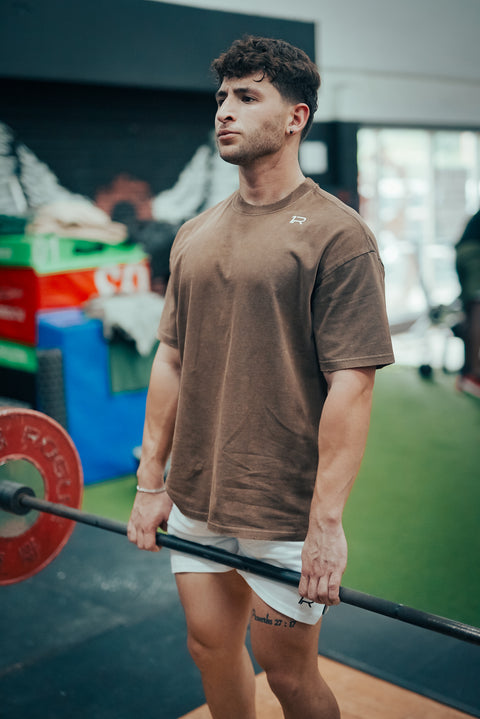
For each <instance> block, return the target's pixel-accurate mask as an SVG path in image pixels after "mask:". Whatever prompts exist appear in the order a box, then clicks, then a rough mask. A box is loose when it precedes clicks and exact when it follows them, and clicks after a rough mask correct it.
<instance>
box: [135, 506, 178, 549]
mask: <svg viewBox="0 0 480 719" xmlns="http://www.w3.org/2000/svg"><path fill="white" fill-rule="evenodd" d="M172 506H173V502H172V500H171V499H170V497H169V496H168V494H167V493H166V492H162V493H161V494H146V493H142V492H137V496H136V497H135V502H134V504H133V508H132V513H131V515H130V519H129V521H128V527H127V536H128V539H129V540H130V541H131V542H132V543H133V544H136V545H137V547H138V548H139V549H146V550H147V551H149V552H158V551H159V550H160V547H159V546H158V545H157V543H156V535H157V529H158V528H159V527H160V528H161V529H163V530H164V531H166V530H167V521H168V517H169V515H170V512H171V509H172Z"/></svg>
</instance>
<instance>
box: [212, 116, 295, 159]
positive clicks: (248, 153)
mask: <svg viewBox="0 0 480 719" xmlns="http://www.w3.org/2000/svg"><path fill="white" fill-rule="evenodd" d="M239 137H241V141H240V142H239V144H238V145H221V144H220V143H219V142H217V146H218V152H219V154H220V157H221V158H222V160H225V162H229V163H230V164H232V165H239V166H242V167H245V166H248V165H251V164H252V163H253V162H255V161H256V160H259V159H260V158H262V157H267V156H268V155H273V154H275V153H276V152H278V151H279V150H280V149H281V148H282V146H283V139H284V133H283V129H281V127H280V124H279V123H274V122H271V123H268V125H265V126H264V127H263V129H262V131H261V132H259V133H257V134H255V135H252V136H249V137H245V135H240V136H239Z"/></svg>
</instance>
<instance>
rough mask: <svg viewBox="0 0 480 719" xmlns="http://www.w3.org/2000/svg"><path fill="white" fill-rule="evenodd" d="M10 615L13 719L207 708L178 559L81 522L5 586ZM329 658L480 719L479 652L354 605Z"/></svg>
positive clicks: (6, 681) (2, 628) (2, 673)
mask: <svg viewBox="0 0 480 719" xmlns="http://www.w3.org/2000/svg"><path fill="white" fill-rule="evenodd" d="M0 606H1V609H2V611H1V613H0V617H1V619H0V632H1V650H0V696H1V701H0V717H2V719H77V718H78V719H85V717H88V719H133V718H134V717H142V719H178V717H182V716H183V715H184V714H186V713H187V712H189V711H191V710H192V709H194V708H196V707H197V706H199V705H201V704H203V703H204V701H205V700H204V695H203V691H202V686H201V682H200V679H199V676H198V674H197V671H196V669H195V667H194V666H193V663H192V661H191V659H190V657H189V655H188V652H187V649H186V643H185V622H184V617H183V611H182V608H181V606H180V605H179V602H178V599H177V593H176V588H175V583H174V580H173V577H172V576H171V574H170V568H169V557H168V550H162V551H161V552H160V554H147V553H145V552H140V551H138V550H137V549H136V548H135V547H133V546H132V545H130V544H129V542H128V541H127V540H126V539H125V538H123V537H118V536H116V535H112V534H109V533H108V532H101V531H99V530H96V529H92V528H90V527H85V526H82V525H77V526H76V528H75V531H74V533H73V536H72V538H71V539H70V541H69V543H68V545H67V546H66V547H65V548H64V550H63V551H62V553H61V555H60V556H59V557H58V558H57V559H56V560H55V561H54V562H53V563H52V564H50V565H49V566H48V567H47V568H46V569H45V570H43V571H42V572H41V573H40V574H38V575H36V576H35V577H32V578H30V579H28V580H27V581H25V582H22V583H21V584H16V585H12V586H7V587H2V588H1V589H0ZM319 650H320V653H321V654H324V655H325V656H327V657H330V658H332V659H335V660H337V661H340V662H343V663H345V664H347V665H349V666H352V667H355V668H357V669H360V670H363V671H365V672H367V673H370V674H372V675H374V676H377V677H380V678H382V679H386V680H387V681H390V682H393V683H395V684H398V685H399V686H402V687H404V688H407V689H410V690H413V691H415V692H418V693H420V694H423V695H425V696H428V697H430V698H432V699H435V700H437V701H440V702H442V703H444V704H447V705H449V706H452V707H455V708H457V709H459V710H461V711H463V712H465V713H467V714H471V715H472V716H475V717H480V649H479V647H478V646H474V645H471V644H467V643H465V642H462V641H459V640H456V639H452V638H450V637H445V636H442V635H439V634H436V633H433V632H431V631H427V630H424V629H420V628H418V627H413V626H410V625H407V624H404V623H402V622H399V621H396V620H393V619H387V618H384V617H381V616H379V615H375V614H372V613H370V612H366V611H364V610H360V609H356V608H354V607H349V606H347V605H342V606H339V607H335V608H333V609H331V610H330V611H329V612H328V614H327V616H326V617H325V619H324V626H323V628H322V635H321V641H320V647H319ZM386 716H388V713H386ZM412 719H417V718H416V717H415V718H412ZM418 719H422V718H421V717H418Z"/></svg>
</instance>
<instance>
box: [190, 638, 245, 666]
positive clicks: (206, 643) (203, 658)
mask: <svg viewBox="0 0 480 719" xmlns="http://www.w3.org/2000/svg"><path fill="white" fill-rule="evenodd" d="M187 647H188V651H189V653H190V656H191V657H192V659H193V661H194V663H195V665H196V667H197V668H198V669H199V670H200V671H201V672H203V671H208V670H209V669H210V668H211V667H215V666H219V664H220V666H221V664H222V662H228V661H229V657H230V658H231V656H232V654H233V653H234V649H233V647H231V646H229V645H228V643H227V642H226V641H224V639H223V638H222V637H217V636H215V634H212V635H209V636H208V637H207V636H204V635H198V634H194V633H192V632H189V633H188V636H187Z"/></svg>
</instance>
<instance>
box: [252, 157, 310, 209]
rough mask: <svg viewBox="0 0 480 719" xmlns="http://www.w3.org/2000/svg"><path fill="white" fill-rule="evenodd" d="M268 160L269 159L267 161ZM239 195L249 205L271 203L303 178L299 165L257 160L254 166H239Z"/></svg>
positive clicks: (288, 192) (294, 186)
mask: <svg viewBox="0 0 480 719" xmlns="http://www.w3.org/2000/svg"><path fill="white" fill-rule="evenodd" d="M268 160H270V161H268ZM239 178H240V195H241V196H242V198H243V199H244V200H245V202H248V203H249V204H250V205H273V204H274V203H275V202H279V201H280V200H283V198H284V197H287V196H288V195H290V194H291V193H292V192H293V191H294V190H296V188H297V187H298V186H299V185H301V184H302V182H303V181H304V180H305V176H304V175H303V173H302V171H301V169H300V165H299V164H298V161H297V162H290V163H289V164H288V165H287V167H285V163H282V162H281V161H280V162H276V163H275V162H273V163H272V158H264V161H263V162H261V161H257V162H256V163H255V165H254V166H249V167H240V168H239Z"/></svg>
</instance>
